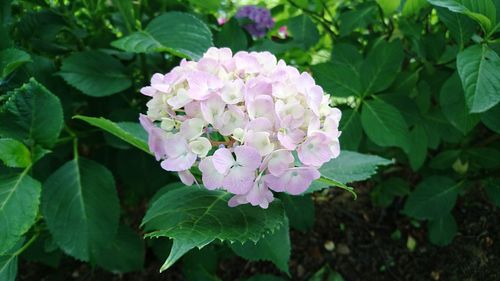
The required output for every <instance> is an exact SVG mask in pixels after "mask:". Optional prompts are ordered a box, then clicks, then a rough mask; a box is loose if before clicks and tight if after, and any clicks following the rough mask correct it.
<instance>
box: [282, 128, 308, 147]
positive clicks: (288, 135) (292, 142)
mask: <svg viewBox="0 0 500 281" xmlns="http://www.w3.org/2000/svg"><path fill="white" fill-rule="evenodd" d="M304 137H305V133H304V132H302V131H301V130H299V129H295V130H286V129H285V130H284V131H280V132H278V140H279V141H280V143H281V145H282V146H283V147H285V148H286V149H289V150H294V149H295V148H296V147H297V144H299V143H300V142H302V140H303V139H304Z"/></svg>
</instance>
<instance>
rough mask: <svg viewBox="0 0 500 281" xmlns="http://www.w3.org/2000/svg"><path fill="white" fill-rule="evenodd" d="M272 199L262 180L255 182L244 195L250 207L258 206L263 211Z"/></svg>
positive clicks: (271, 194)
mask: <svg viewBox="0 0 500 281" xmlns="http://www.w3.org/2000/svg"><path fill="white" fill-rule="evenodd" d="M273 199H274V196H273V193H272V192H271V191H270V190H269V189H268V188H267V186H266V185H265V182H264V181H263V180H259V181H256V182H255V184H254V186H253V187H252V189H250V191H249V192H248V194H247V195H246V200H247V201H248V203H250V204H252V206H260V207H261V208H263V209H267V208H268V207H269V203H271V202H272V201H273Z"/></svg>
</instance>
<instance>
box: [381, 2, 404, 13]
mask: <svg viewBox="0 0 500 281" xmlns="http://www.w3.org/2000/svg"><path fill="white" fill-rule="evenodd" d="M376 1H377V3H378V4H379V5H380V7H381V8H382V10H383V11H384V14H386V15H390V14H392V13H394V12H395V11H396V10H397V9H398V8H399V5H401V0H376Z"/></svg>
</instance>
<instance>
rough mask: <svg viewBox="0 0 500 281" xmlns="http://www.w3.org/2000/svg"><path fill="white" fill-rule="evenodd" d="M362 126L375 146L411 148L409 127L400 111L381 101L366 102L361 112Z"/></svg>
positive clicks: (406, 149) (405, 149) (407, 149)
mask: <svg viewBox="0 0 500 281" xmlns="http://www.w3.org/2000/svg"><path fill="white" fill-rule="evenodd" d="M361 125H362V126H363V129H364V131H365V133H366V135H367V136H368V138H370V140H372V141H373V142H374V143H375V144H377V145H379V146H383V147H387V146H397V147H400V148H402V149H403V150H404V151H405V152H408V151H409V148H410V137H409V131H408V125H407V124H406V121H405V119H404V118H403V115H401V113H400V112H399V110H398V109H397V108H396V107H394V106H392V105H390V104H388V103H386V102H385V101H383V100H381V99H376V100H371V101H366V102H364V103H363V109H362V111H361Z"/></svg>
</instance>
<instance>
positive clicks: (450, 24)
mask: <svg viewBox="0 0 500 281" xmlns="http://www.w3.org/2000/svg"><path fill="white" fill-rule="evenodd" d="M437 11H438V15H439V19H440V20H441V21H442V22H443V23H444V24H445V25H446V27H447V28H448V30H449V31H450V35H451V36H452V37H453V39H454V40H455V42H457V44H458V45H459V46H460V49H463V47H464V46H465V44H467V42H469V40H470V38H471V37H472V35H473V34H474V30H475V29H476V25H475V23H474V22H473V21H472V20H471V19H469V18H467V17H466V16H464V15H461V14H457V13H453V12H451V11H449V10H447V9H445V8H438V9H437Z"/></svg>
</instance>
